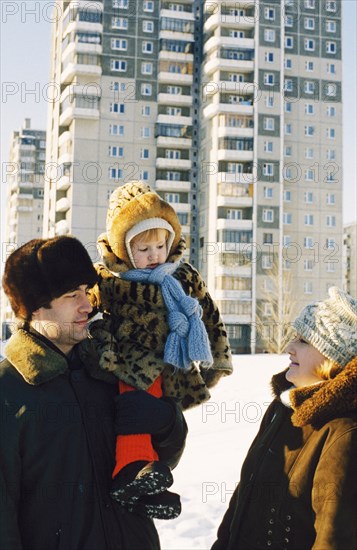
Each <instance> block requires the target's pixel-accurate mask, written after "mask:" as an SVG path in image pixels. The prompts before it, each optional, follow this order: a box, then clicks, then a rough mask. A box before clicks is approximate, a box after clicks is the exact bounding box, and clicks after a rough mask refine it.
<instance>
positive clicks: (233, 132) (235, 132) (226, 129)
mask: <svg viewBox="0 0 357 550" xmlns="http://www.w3.org/2000/svg"><path fill="white" fill-rule="evenodd" d="M218 137H219V138H226V137H227V138H228V137H242V138H253V137H254V128H238V127H237V126H220V127H219V128H218Z"/></svg>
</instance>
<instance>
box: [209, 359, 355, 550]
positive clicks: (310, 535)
mask: <svg viewBox="0 0 357 550" xmlns="http://www.w3.org/2000/svg"><path fill="white" fill-rule="evenodd" d="M272 385H273V390H274V393H275V395H276V397H275V399H274V401H273V402H272V403H271V405H270V407H269V408H268V410H267V412H266V414H265V416H264V419H263V421H262V424H261V426H260V430H259V432H258V435H257V436H256V438H255V440H254V441H253V444H252V445H251V447H250V450H249V451H248V454H247V457H246V459H245V462H244V464H243V466H242V471H241V480H240V484H239V486H238V487H237V489H236V491H235V492H234V494H233V496H232V499H231V502H230V505H229V508H228V510H227V512H226V514H225V516H224V518H223V521H222V523H221V525H220V527H219V530H218V538H217V541H216V542H215V543H214V545H213V546H212V550H260V549H263V548H264V549H266V548H271V549H272V550H283V549H287V550H353V549H354V550H355V549H356V548H357V521H356V520H357V469H356V468H357V357H356V358H355V359H353V360H352V361H350V363H348V365H347V366H346V367H345V368H344V369H343V370H342V372H340V373H339V374H338V375H337V376H336V378H334V379H333V380H328V381H324V382H322V383H320V384H316V385H314V386H309V387H305V388H301V389H293V390H291V391H290V392H289V393H288V395H289V397H290V403H291V405H292V408H290V407H289V406H287V405H284V404H283V403H282V401H281V399H280V396H281V394H282V392H284V391H286V390H288V389H289V388H291V384H290V383H289V382H287V381H286V379H285V372H283V373H280V374H279V375H276V376H275V377H273V380H272Z"/></svg>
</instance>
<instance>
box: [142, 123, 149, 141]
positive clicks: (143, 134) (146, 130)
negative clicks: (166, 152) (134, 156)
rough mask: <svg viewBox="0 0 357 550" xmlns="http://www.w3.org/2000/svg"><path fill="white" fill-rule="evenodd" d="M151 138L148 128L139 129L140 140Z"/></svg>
mask: <svg viewBox="0 0 357 550" xmlns="http://www.w3.org/2000/svg"><path fill="white" fill-rule="evenodd" d="M150 136H151V128H149V127H148V126H143V128H141V137H142V138H144V139H145V138H149V137H150Z"/></svg>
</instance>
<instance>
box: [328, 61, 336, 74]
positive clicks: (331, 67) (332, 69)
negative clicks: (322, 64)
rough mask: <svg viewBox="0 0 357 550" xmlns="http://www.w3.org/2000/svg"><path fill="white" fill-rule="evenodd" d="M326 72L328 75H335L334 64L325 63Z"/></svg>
mask: <svg viewBox="0 0 357 550" xmlns="http://www.w3.org/2000/svg"><path fill="white" fill-rule="evenodd" d="M327 72H328V74H336V65H335V63H327Z"/></svg>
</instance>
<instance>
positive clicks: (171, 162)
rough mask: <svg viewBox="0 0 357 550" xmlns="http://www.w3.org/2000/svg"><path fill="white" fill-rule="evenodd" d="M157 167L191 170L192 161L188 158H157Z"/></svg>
mask: <svg viewBox="0 0 357 550" xmlns="http://www.w3.org/2000/svg"><path fill="white" fill-rule="evenodd" d="M156 168H158V169H163V170H190V169H191V161H190V160H186V159H167V158H161V157H159V158H157V159H156Z"/></svg>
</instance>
